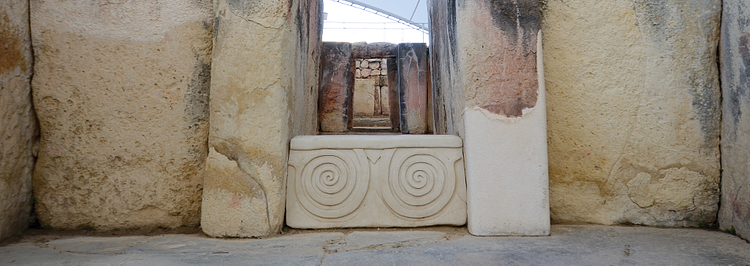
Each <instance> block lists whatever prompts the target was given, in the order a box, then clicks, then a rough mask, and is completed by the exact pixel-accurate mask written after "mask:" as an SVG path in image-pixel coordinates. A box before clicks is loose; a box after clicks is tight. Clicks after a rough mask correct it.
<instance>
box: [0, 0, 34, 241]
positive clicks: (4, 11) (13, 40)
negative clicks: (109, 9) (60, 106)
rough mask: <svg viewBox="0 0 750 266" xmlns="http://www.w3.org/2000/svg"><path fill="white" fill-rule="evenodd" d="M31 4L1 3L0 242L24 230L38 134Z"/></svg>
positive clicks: (15, 0) (18, 0)
mask: <svg viewBox="0 0 750 266" xmlns="http://www.w3.org/2000/svg"><path fill="white" fill-rule="evenodd" d="M31 67H32V57H31V35H30V33H29V2H28V1H26V0H9V1H3V2H2V3H0V213H1V215H0V241H2V239H4V238H6V237H8V236H12V235H14V234H16V233H18V232H19V231H22V230H24V229H26V228H27V227H28V225H29V216H30V215H31V213H30V212H31V205H32V201H31V175H32V172H33V170H34V160H35V159H36V151H35V144H36V141H37V138H36V137H37V136H38V129H37V126H36V116H35V115H34V110H33V105H32V103H31V83H30V78H31Z"/></svg>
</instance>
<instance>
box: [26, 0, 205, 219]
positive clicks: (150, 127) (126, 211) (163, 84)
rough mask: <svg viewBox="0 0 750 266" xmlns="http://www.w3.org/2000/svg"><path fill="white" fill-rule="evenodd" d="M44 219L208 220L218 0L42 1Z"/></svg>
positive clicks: (39, 94)
mask: <svg viewBox="0 0 750 266" xmlns="http://www.w3.org/2000/svg"><path fill="white" fill-rule="evenodd" d="M30 13H31V32H32V40H33V46H34V54H35V65H34V78H33V81H32V87H33V91H34V107H35V108H36V111H37V115H38V117H39V124H40V127H41V143H40V147H39V160H38V161H37V164H36V168H35V169H34V184H33V185H34V198H35V199H36V201H37V205H36V214H37V216H38V218H39V220H40V222H41V224H42V225H45V226H46V225H49V226H52V227H53V228H60V229H73V228H78V227H81V226H90V227H94V228H96V229H97V230H109V229H125V228H149V227H166V228H174V227H181V226H198V224H199V222H200V203H201V191H202V189H203V184H202V183H203V175H202V172H203V168H204V167H203V166H204V165H205V163H204V162H205V159H206V155H207V153H208V147H207V145H206V143H207V138H208V126H209V125H208V89H209V80H210V71H211V35H212V28H213V26H212V21H213V19H212V16H211V1H210V0H201V1H188V2H185V1H176V0H167V1H145V0H137V1H84V2H79V1H64V0H48V1H33V2H32V3H31V12H30Z"/></svg>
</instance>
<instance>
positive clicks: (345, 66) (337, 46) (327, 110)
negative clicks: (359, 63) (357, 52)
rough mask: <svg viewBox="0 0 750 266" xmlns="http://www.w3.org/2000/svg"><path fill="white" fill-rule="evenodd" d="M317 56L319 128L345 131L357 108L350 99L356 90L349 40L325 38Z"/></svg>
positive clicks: (327, 130)
mask: <svg viewBox="0 0 750 266" xmlns="http://www.w3.org/2000/svg"><path fill="white" fill-rule="evenodd" d="M320 57H321V58H320V70H321V71H320V73H321V74H320V88H319V96H318V116H319V119H320V131H323V132H346V131H347V130H348V128H349V121H350V120H352V118H353V116H354V113H356V112H357V110H354V107H355V106H357V104H356V103H353V101H354V100H353V99H352V98H354V97H355V94H356V88H355V85H356V84H355V81H354V78H355V75H354V73H352V70H353V69H354V68H355V66H353V65H352V63H353V59H352V44H351V43H341V42H325V43H323V48H322V53H321V56H320Z"/></svg>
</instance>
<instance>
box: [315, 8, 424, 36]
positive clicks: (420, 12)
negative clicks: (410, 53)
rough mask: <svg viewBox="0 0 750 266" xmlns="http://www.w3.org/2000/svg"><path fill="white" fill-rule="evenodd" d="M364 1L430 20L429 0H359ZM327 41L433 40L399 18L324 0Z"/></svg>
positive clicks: (399, 13) (415, 19)
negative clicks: (392, 18)
mask: <svg viewBox="0 0 750 266" xmlns="http://www.w3.org/2000/svg"><path fill="white" fill-rule="evenodd" d="M359 1H360V2H362V3H365V4H368V5H371V6H375V7H378V8H380V9H384V10H387V11H388V12H391V13H394V14H396V15H399V16H401V17H404V18H407V19H408V18H410V17H412V12H414V7H415V6H417V3H418V2H419V6H418V8H417V11H416V13H414V17H413V19H412V21H414V22H416V23H425V24H426V23H427V19H428V18H427V5H426V4H427V3H426V2H427V0H359ZM323 12H325V13H326V20H325V21H324V22H323V23H324V24H323V41H325V42H362V41H364V42H391V43H404V42H424V43H427V42H429V36H428V35H427V34H423V33H422V32H421V31H419V30H415V29H412V28H410V27H409V26H406V25H403V24H401V23H398V22H396V21H393V20H390V19H388V18H384V17H382V16H379V15H376V14H373V13H371V12H368V11H365V10H362V9H360V8H356V7H351V6H348V5H345V4H341V3H337V2H335V1H332V0H324V1H323Z"/></svg>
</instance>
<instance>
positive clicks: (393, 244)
mask: <svg viewBox="0 0 750 266" xmlns="http://www.w3.org/2000/svg"><path fill="white" fill-rule="evenodd" d="M0 264H2V265H52V264H54V265H184V264H198V265H206V264H211V265H636V264H638V265H644V264H645V265H750V243H748V242H746V241H745V240H742V239H740V238H738V237H735V236H733V235H729V234H726V233H723V232H719V231H709V230H702V229H663V228H651V227H613V226H592V225H555V226H553V227H552V235H551V236H549V237H475V236H471V235H469V234H468V233H467V232H466V229H465V228H453V227H431V228H419V229H402V230H395V229H383V230H373V229H367V230H366V229H362V230H359V229H358V230H325V231H305V230H289V231H288V232H287V233H285V234H284V235H280V236H277V237H271V238H266V239H213V238H209V237H206V236H205V235H202V234H169V235H156V236H119V237H94V236H71V235H61V234H37V235H32V236H23V237H21V238H20V239H15V240H14V241H12V243H6V244H5V245H4V246H2V247H0Z"/></svg>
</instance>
